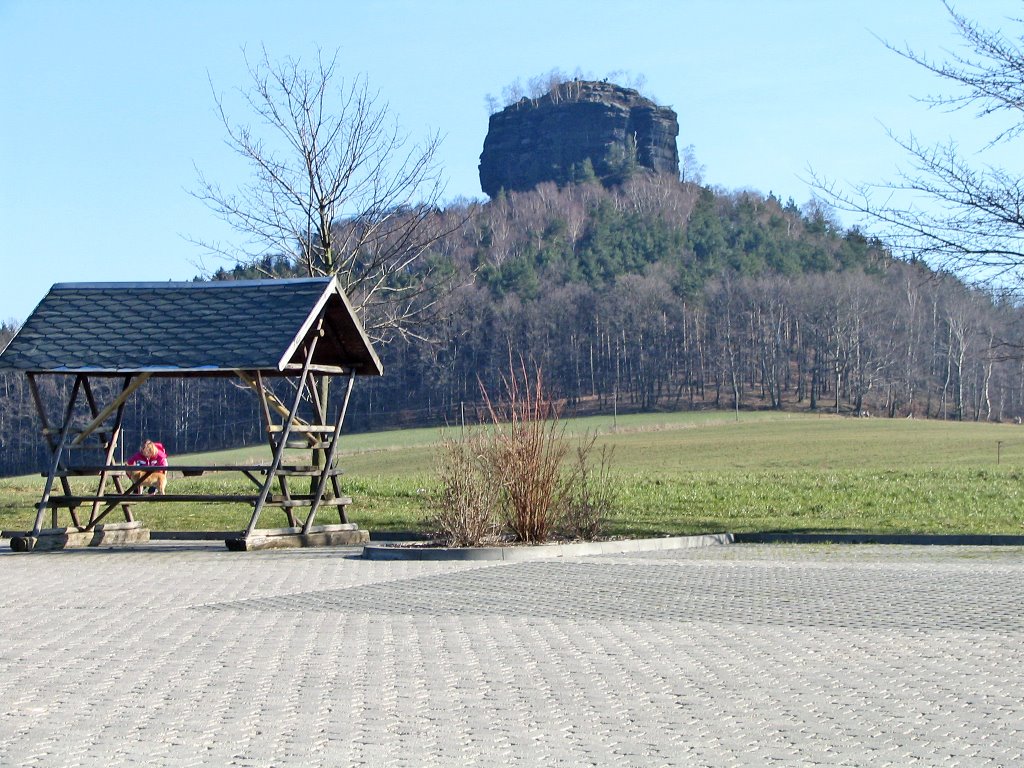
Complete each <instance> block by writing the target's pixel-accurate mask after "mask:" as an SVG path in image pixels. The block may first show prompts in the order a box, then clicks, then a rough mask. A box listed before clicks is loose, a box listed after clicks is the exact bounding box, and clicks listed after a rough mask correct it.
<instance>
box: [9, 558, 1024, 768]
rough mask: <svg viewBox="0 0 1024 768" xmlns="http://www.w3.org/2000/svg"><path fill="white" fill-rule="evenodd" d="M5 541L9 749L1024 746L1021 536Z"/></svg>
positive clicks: (468, 759)
mask: <svg viewBox="0 0 1024 768" xmlns="http://www.w3.org/2000/svg"><path fill="white" fill-rule="evenodd" d="M357 554H358V550H291V551H269V552H250V553H231V552H228V551H227V550H225V549H222V548H221V547H220V546H219V545H218V546H213V545H211V546H204V545H184V544H173V545H172V544H151V545H147V546H146V547H140V548H138V549H132V550H126V549H119V550H116V551H115V550H102V549H100V550H85V551H82V550H79V551H67V552H57V553H32V554H14V553H10V552H4V553H3V554H0V585H2V586H0V607H2V610H3V620H2V623H0V766H5V767H6V766H124V765H153V766H190V765H211V766H317V765H322V766H359V765H365V766H392V765H393V766H460V767H463V766H505V765H521V766H559V765H562V766H580V765H599V766H669V765H672V766H674V765H679V766H734V765H751V766H765V765H775V764H778V765H830V766H831V765H842V766H881V765H895V766H908V765H921V766H946V765H963V766H1015V765H1020V764H1021V763H1022V762H1024V549H1022V548H1018V547H1004V548H996V547H991V548H989V547H962V548H959V547H893V546H888V547H886V546H841V545H832V546H830V545H821V546H792V545H790V546H787V545H734V546H721V547H708V548H702V549H688V550H675V551H669V552H658V553H648V554H643V553H641V554H637V553H632V554H629V555H605V556H598V557H577V558H565V559H556V560H541V561H532V562H522V563H506V564H502V563H481V562H476V563H443V562H442V563H437V562H368V561H363V560H359V559H357V558H356V555H357Z"/></svg>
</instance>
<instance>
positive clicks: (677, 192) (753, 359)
mask: <svg viewBox="0 0 1024 768" xmlns="http://www.w3.org/2000/svg"><path fill="white" fill-rule="evenodd" d="M434 216H435V217H436V219H437V223H438V225H439V226H441V227H442V228H444V229H450V230H453V231H452V233H451V234H449V235H448V236H446V237H445V238H443V239H442V240H441V241H439V243H438V244H437V245H436V247H435V248H434V249H433V250H432V252H431V254H430V257H429V265H421V267H420V269H423V270H426V269H427V268H428V267H429V269H430V271H431V273H432V274H433V275H434V276H435V277H436V276H438V275H442V276H444V277H446V279H445V280H437V281H435V282H434V283H432V285H434V284H436V285H445V286H455V289H454V290H451V291H450V292H448V291H447V290H446V291H443V292H439V293H437V294H436V295H435V296H433V297H430V298H433V299H436V304H435V306H434V312H433V316H434V321H433V322H432V323H431V324H430V325H429V326H421V327H419V328H417V329H415V330H416V331H417V333H416V334H414V335H410V336H407V337H404V338H399V339H397V340H395V341H393V342H391V343H389V344H387V345H385V346H383V347H381V348H380V349H379V350H378V351H379V352H380V354H381V357H382V359H383V361H384V365H385V376H384V377H383V378H382V379H380V380H379V381H369V380H361V381H360V382H359V386H357V387H356V390H355V394H354V401H353V404H352V407H351V408H350V410H349V424H350V425H351V426H352V427H353V428H357V429H377V428H384V427H388V426H392V425H396V424H436V423H444V422H445V421H449V422H454V421H457V420H458V419H459V418H461V414H462V413H463V412H464V411H466V412H468V413H471V412H472V406H473V404H475V403H479V401H480V399H481V394H480V393H481V389H480V387H481V384H482V385H483V386H485V387H487V388H488V390H489V391H491V392H497V391H498V390H499V389H500V387H499V382H500V376H501V372H502V371H503V370H507V368H508V365H509V360H510V359H514V360H518V359H519V358H520V356H522V357H523V358H524V359H526V360H527V361H528V362H529V363H533V364H536V365H539V366H540V367H541V368H542V369H543V372H544V379H545V382H546V384H547V386H548V388H549V389H550V391H551V393H552V394H553V395H555V396H558V397H561V398H565V400H566V402H567V407H568V408H569V409H570V411H571V410H578V411H581V412H592V411H595V410H603V411H605V412H610V411H611V410H612V409H618V410H620V411H622V410H628V409H646V410H653V409H678V408H705V407H719V408H801V409H819V410H822V411H830V412H841V413H855V414H864V413H870V414H871V415H873V416H889V417H906V416H918V417H933V418H947V419H993V420H996V419H998V420H1015V419H1017V418H1018V417H1020V416H1021V415H1024V370H1022V361H1021V359H1020V357H1019V356H1017V355H1015V354H1014V350H1015V349H1017V348H1020V346H1021V344H1022V343H1024V339H1022V338H1021V330H1020V323H1019V321H1020V316H1021V312H1020V310H1019V309H1018V307H1017V306H1016V305H1015V304H1013V303H1012V302H1009V301H1000V300H997V299H995V298H993V297H992V296H991V295H989V294H986V293H983V292H981V291H978V290H975V289H971V288H969V287H967V286H965V285H964V284H963V283H961V282H960V281H958V280H956V279H954V278H952V277H950V276H948V275H940V274H936V273H933V272H931V271H930V270H928V269H927V268H926V267H924V266H923V265H921V264H915V263H907V262H901V261H898V260H894V259H893V258H891V256H890V255H889V254H888V252H887V251H886V249H885V248H884V246H883V245H882V244H881V243H880V242H878V241H875V240H872V239H869V238H866V237H864V236H863V235H862V234H861V233H860V232H858V231H857V230H844V229H842V228H841V227H839V226H838V225H837V224H836V222H835V221H834V220H833V219H832V218H831V217H830V215H829V213H828V212H827V211H825V210H822V209H821V208H818V207H815V206H810V207H803V208H800V207H798V206H797V205H795V204H794V203H793V202H792V201H788V202H786V203H783V202H782V201H781V200H779V199H777V198H775V197H774V196H772V195H768V196H767V197H765V196H764V195H761V194H757V193H753V192H732V193H723V192H719V191H714V190H712V189H709V188H704V187H700V186H697V185H694V184H688V183H681V182H679V181H678V180H677V179H676V178H675V177H674V176H671V175H662V176H656V175H652V174H650V173H647V172H638V173H636V174H634V175H632V177H630V178H629V179H628V180H627V181H626V182H625V183H623V184H621V185H618V186H616V187H614V188H611V189H609V188H605V187H604V186H602V185H601V184H600V183H598V182H597V181H596V179H593V178H587V174H586V173H584V174H583V175H582V176H581V178H580V179H579V180H578V181H577V182H576V183H572V184H569V185H566V186H563V187H558V186H556V185H555V184H553V183H548V184H542V185H540V186H539V187H537V188H536V189H534V190H532V191H529V192H512V193H508V194H505V193H502V194H499V195H498V196H497V197H496V198H495V199H494V200H492V201H489V202H487V203H483V204H478V203H458V204H453V205H451V206H449V207H448V208H447V209H445V210H443V211H437V212H436V213H435V214H434ZM339 226H344V224H341V225H339ZM259 266H260V268H259V269H256V268H254V267H252V266H249V267H245V268H243V267H241V266H240V267H237V268H235V269H233V270H222V271H221V272H220V273H219V274H218V275H216V278H217V279H237V278H249V277H255V276H260V275H261V274H262V273H264V272H268V271H269V272H273V273H276V274H279V275H282V276H287V275H289V274H295V273H293V272H291V271H290V268H289V265H288V263H287V262H286V261H285V260H284V259H283V258H282V259H273V258H270V259H266V260H265V261H264V262H263V263H262V264H261V265H259ZM419 277H420V273H418V272H417V273H411V274H410V275H409V279H410V280H417V279H419ZM10 330H11V329H6V331H7V332H9V331H10ZM416 336H427V337H430V338H431V341H430V342H429V343H428V342H425V341H421V340H417V338H416ZM44 394H45V393H44ZM246 395H247V393H244V392H240V391H239V390H236V389H232V388H230V387H225V386H224V384H223V383H221V382H202V381H199V380H185V381H176V382H172V381H167V382H163V381H161V382H157V383H155V384H153V385H152V386H148V387H146V388H143V390H140V393H139V395H138V396H137V397H136V398H134V400H133V402H132V404H131V406H130V408H129V412H128V414H127V415H126V424H128V425H130V426H129V430H128V432H127V434H126V439H127V440H128V441H129V442H131V441H135V440H137V439H138V438H139V437H141V435H142V434H146V435H156V436H158V437H160V438H161V439H162V441H163V442H164V443H165V444H167V445H168V446H169V448H170V449H171V450H172V451H173V452H182V451H191V450H199V449H206V448H212V447H220V446H223V445H227V444H237V443H241V442H245V441H256V440H258V439H259V420H258V418H259V417H258V412H257V409H256V405H255V403H252V402H250V400H253V399H254V398H249V397H247V396H246ZM38 434H39V429H38V424H37V420H36V417H35V414H34V412H33V410H32V406H31V397H30V395H29V393H28V390H27V385H26V382H25V381H24V378H23V377H20V376H15V375H4V376H3V377H2V380H0V472H3V473H8V474H9V473H12V472H21V471H30V470H34V469H37V468H38V466H39V461H40V458H41V451H42V447H41V445H40V440H39V438H38Z"/></svg>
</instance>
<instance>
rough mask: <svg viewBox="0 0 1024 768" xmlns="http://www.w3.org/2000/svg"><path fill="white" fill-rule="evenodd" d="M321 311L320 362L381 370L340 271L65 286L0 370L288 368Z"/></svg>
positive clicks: (0, 357) (298, 359) (1, 356)
mask: <svg viewBox="0 0 1024 768" xmlns="http://www.w3.org/2000/svg"><path fill="white" fill-rule="evenodd" d="M321 310H324V317H325V322H324V324H325V327H326V331H327V332H326V333H325V334H324V335H323V337H322V338H321V339H320V341H319V343H318V346H317V349H316V354H315V355H314V358H313V362H314V364H316V365H320V366H331V367H336V368H343V369H346V370H354V371H355V372H356V373H359V374H371V375H380V373H381V372H382V369H381V365H380V360H379V359H378V358H377V355H376V354H375V353H374V351H373V347H372V346H371V345H370V342H369V340H368V339H367V337H366V334H365V333H364V331H363V328H362V326H361V325H360V323H359V320H358V319H357V318H356V316H355V315H354V313H353V311H352V307H351V305H350V304H349V302H348V299H347V298H346V297H345V295H344V293H343V292H342V290H341V288H340V287H339V286H338V283H337V281H336V280H335V279H333V278H306V279H297V280H240V281H217V282H203V283H200V282H190V283H171V282H168V283H58V284H56V285H54V286H53V287H52V288H51V289H50V292H49V293H48V294H47V295H46V297H45V298H44V299H43V300H42V302H40V304H39V306H38V307H36V309H35V311H34V312H33V313H32V315H31V316H30V317H29V318H28V320H26V321H25V325H24V326H22V328H21V330H20V331H18V333H17V335H16V336H15V337H14V338H13V339H12V340H11V342H10V344H9V345H8V346H7V348H6V349H5V350H4V351H3V352H2V353H0V370H21V371H34V372H52V373H141V372H150V373H154V374H166V375H213V374H217V373H220V372H223V373H230V372H232V371H234V370H237V369H243V370H260V371H265V372H281V371H284V370H285V367H286V366H287V365H289V363H300V364H301V363H302V361H303V357H302V354H303V353H302V349H301V346H302V345H301V342H302V340H303V339H304V338H305V337H306V336H307V335H308V334H309V333H311V332H313V325H314V324H315V322H316V320H317V318H318V317H319V316H320V312H321Z"/></svg>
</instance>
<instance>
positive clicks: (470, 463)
mask: <svg viewBox="0 0 1024 768" xmlns="http://www.w3.org/2000/svg"><path fill="white" fill-rule="evenodd" d="M490 442H491V439H490V438H489V437H488V435H487V434H486V433H485V432H483V431H471V432H469V433H463V435H462V436H461V437H459V438H457V439H455V438H449V439H445V440H443V441H442V443H441V450H440V453H439V454H438V459H437V470H438V474H439V475H440V479H441V498H440V500H439V502H438V506H437V510H436V512H435V514H434V516H433V518H432V519H431V521H430V522H431V524H432V525H433V526H434V527H435V528H436V529H437V532H438V533H439V534H440V535H441V536H442V537H443V538H444V539H445V541H446V542H447V544H448V545H449V546H452V547H477V546H480V545H481V544H483V543H484V542H485V541H486V540H488V539H491V538H493V537H494V536H495V535H496V534H497V532H498V527H499V524H498V505H499V503H500V501H501V486H500V485H499V484H497V483H495V482H494V481H493V479H492V477H491V468H490V463H489V462H488V461H487V460H486V458H487V456H488V454H489V451H488V446H489V444H490Z"/></svg>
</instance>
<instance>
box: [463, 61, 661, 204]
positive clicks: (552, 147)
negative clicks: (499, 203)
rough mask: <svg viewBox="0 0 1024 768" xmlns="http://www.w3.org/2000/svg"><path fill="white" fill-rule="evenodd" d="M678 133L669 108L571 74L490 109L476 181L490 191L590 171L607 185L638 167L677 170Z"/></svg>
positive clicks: (531, 185)
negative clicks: (534, 95) (532, 95)
mask: <svg viewBox="0 0 1024 768" xmlns="http://www.w3.org/2000/svg"><path fill="white" fill-rule="evenodd" d="M678 134H679V122H678V120H677V119H676V113H675V112H674V111H673V110H672V109H671V108H669V107H659V106H658V105H657V104H655V103H654V102H653V101H651V100H650V99H647V98H644V97H643V96H641V95H640V94H639V93H637V92H636V91H634V90H632V89H630V88H623V87H621V86H618V85H615V84H613V83H608V82H591V81H583V80H573V81H570V82H566V83H562V84H561V85H560V86H558V87H557V88H554V89H552V91H551V92H549V93H547V94H545V95H544V96H542V97H540V98H538V99H528V98H524V99H520V100H519V101H517V102H516V103H515V104H512V105H511V106H508V107H506V108H505V109H503V110H502V111H501V112H496V113H495V114H493V115H491V119H490V123H489V126H488V129H487V137H486V138H485V139H484V149H483V152H482V153H481V155H480V187H481V188H482V189H483V191H484V192H485V193H486V194H487V195H489V196H490V197H492V198H493V197H495V196H496V195H497V194H498V192H499V191H500V190H502V189H505V190H508V191H512V190H528V189H533V188H534V187H535V186H537V184H540V183H541V182H544V181H554V182H556V183H557V184H565V183H567V182H570V181H575V180H579V179H580V178H582V177H584V176H587V175H589V172H590V171H591V170H593V173H594V174H595V175H596V176H597V178H598V179H599V180H600V181H601V182H602V183H604V184H606V185H609V184H615V183H618V182H620V181H622V180H623V178H624V177H625V176H628V174H629V173H631V172H632V171H634V170H635V169H637V168H648V169H650V170H652V171H656V172H662V173H671V174H674V175H676V176H678V175H679V151H678V149H677V148H676V136H677V135H678ZM587 160H589V161H590V162H589V165H588V164H587V162H586V161H587Z"/></svg>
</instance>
